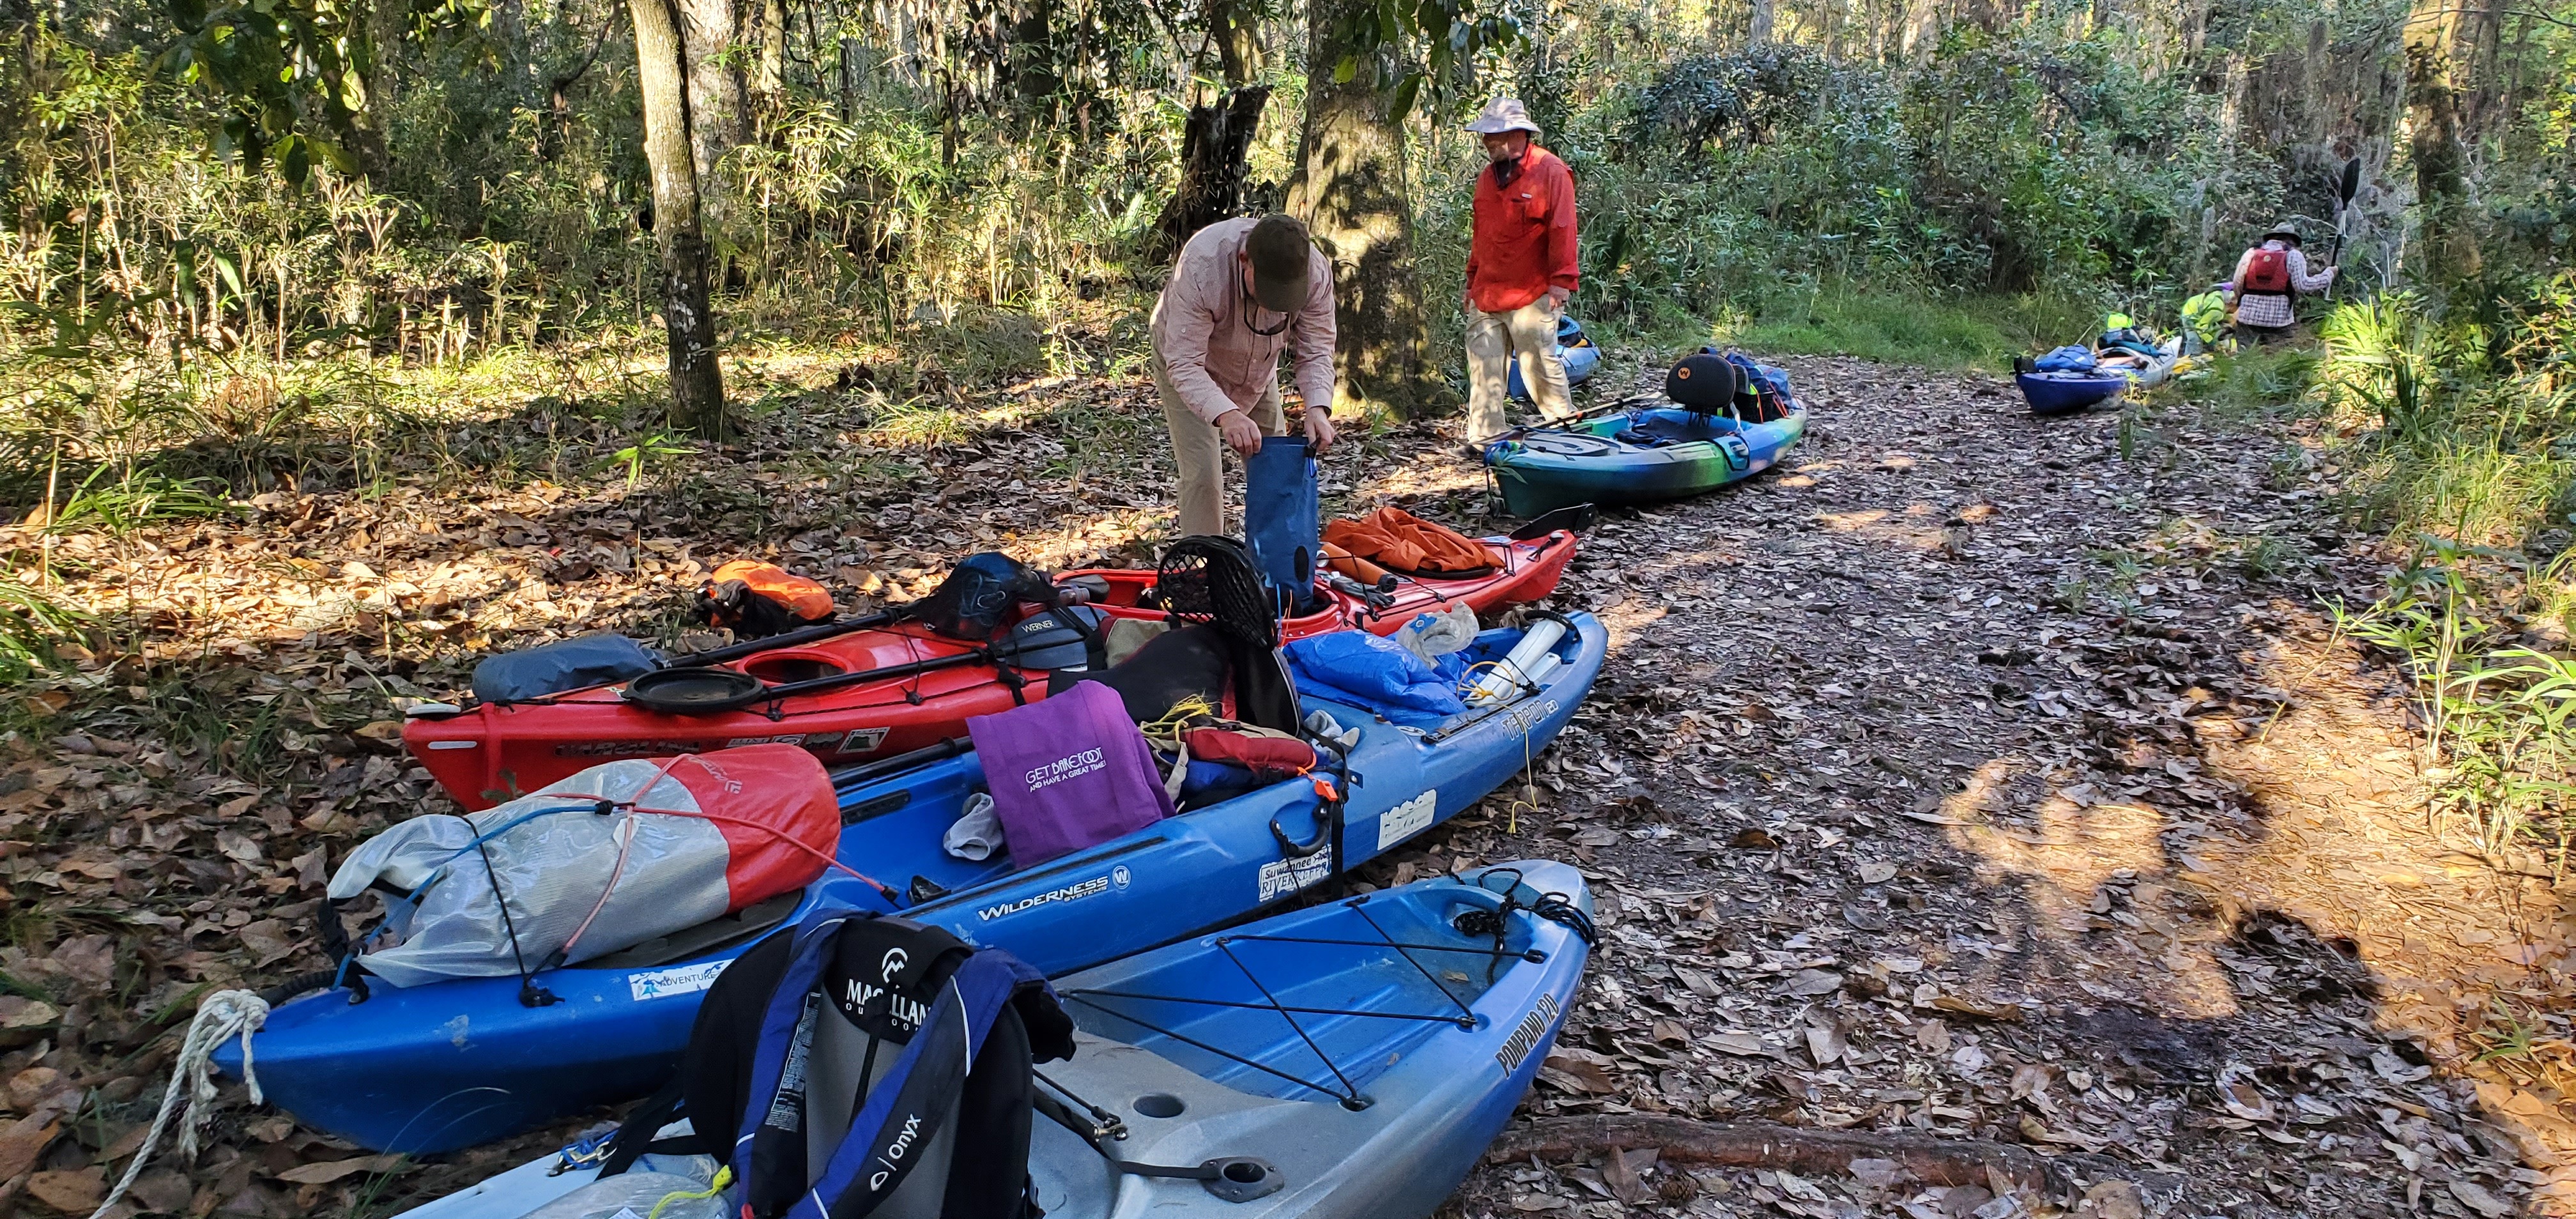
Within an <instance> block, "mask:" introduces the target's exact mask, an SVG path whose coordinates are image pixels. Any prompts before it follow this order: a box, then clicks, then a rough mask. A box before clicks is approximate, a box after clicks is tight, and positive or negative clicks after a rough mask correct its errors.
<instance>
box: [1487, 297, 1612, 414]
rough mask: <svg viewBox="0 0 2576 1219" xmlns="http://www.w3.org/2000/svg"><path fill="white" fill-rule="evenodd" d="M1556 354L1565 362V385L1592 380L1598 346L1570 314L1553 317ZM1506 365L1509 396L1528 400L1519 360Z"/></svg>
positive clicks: (1597, 363)
mask: <svg viewBox="0 0 2576 1219" xmlns="http://www.w3.org/2000/svg"><path fill="white" fill-rule="evenodd" d="M1556 353H1557V355H1558V356H1559V357H1561V358H1563V359H1564V361H1565V383H1566V385H1568V386H1576V385H1581V384H1583V383H1584V382H1585V381H1588V380H1591V379H1592V372H1593V370H1594V369H1597V368H1599V367H1601V349H1600V348H1599V347H1597V346H1594V345H1593V342H1592V338H1591V336H1589V335H1587V334H1585V333H1583V327H1582V326H1581V325H1580V324H1578V323H1577V322H1576V321H1575V320H1574V319H1573V318H1570V317H1561V318H1558V319H1557V320H1556ZM1507 367H1509V368H1510V369H1511V372H1510V374H1509V376H1510V378H1511V383H1510V386H1509V392H1510V393H1511V396H1512V397H1513V398H1514V399H1516V400H1518V401H1522V402H1527V401H1529V400H1530V392H1529V383H1528V382H1527V381H1524V380H1522V379H1521V362H1520V361H1518V360H1512V361H1510V362H1509V363H1508V364H1507Z"/></svg>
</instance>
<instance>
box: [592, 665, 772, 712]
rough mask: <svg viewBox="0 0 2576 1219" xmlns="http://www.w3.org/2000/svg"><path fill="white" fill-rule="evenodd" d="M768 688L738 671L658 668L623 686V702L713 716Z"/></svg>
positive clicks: (659, 709)
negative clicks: (624, 700)
mask: <svg viewBox="0 0 2576 1219" xmlns="http://www.w3.org/2000/svg"><path fill="white" fill-rule="evenodd" d="M768 689H769V685H768V683H766V682H763V681H762V680H760V679H759V678H757V677H754V676H752V675H751V674H749V673H745V672H742V671H741V670H738V669H718V668H712V667H692V668H686V669H657V670H654V671H653V672H651V673H647V674H644V675H643V676H641V677H638V678H636V679H635V680H633V681H630V682H628V683H626V701H627V702H630V703H633V704H635V705H636V706H638V707H642V708H644V709H645V710H647V711H661V712H667V713H669V714H671V715H713V714H716V713H718V712H722V711H731V710H733V709H735V708H737V707H740V706H742V705H743V704H745V703H749V702H751V701H753V700H755V699H757V698H759V697H760V695H761V693H762V692H763V691H766V690H768Z"/></svg>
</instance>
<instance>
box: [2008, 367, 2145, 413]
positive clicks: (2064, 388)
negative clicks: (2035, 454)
mask: <svg viewBox="0 0 2576 1219" xmlns="http://www.w3.org/2000/svg"><path fill="white" fill-rule="evenodd" d="M2013 382H2014V383H2015V384H2017V385H2019V386H2021V396H2022V400H2023V401H2025V402H2028V403H2030V413H2031V414H2034V415H2062V414H2065V413H2067V412H2069V411H2080V410H2083V409H2084V408H2085V407H2088V406H2092V405H2093V404H2095V403H2097V402H2107V401H2110V400H2111V399H2112V398H2115V397H2118V396H2119V394H2120V391H2122V390H2124V389H2127V388H2129V378H2127V377H2125V376H2122V375H2120V374H2119V373H2108V374H2103V373H2091V372H2075V371H2072V370H2067V371H2060V372H2025V373H2015V374H2014V375H2013Z"/></svg>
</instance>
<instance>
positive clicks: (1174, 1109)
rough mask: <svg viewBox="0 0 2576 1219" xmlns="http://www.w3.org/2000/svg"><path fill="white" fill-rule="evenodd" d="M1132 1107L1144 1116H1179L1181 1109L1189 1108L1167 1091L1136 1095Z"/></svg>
mask: <svg viewBox="0 0 2576 1219" xmlns="http://www.w3.org/2000/svg"><path fill="white" fill-rule="evenodd" d="M1133 1107H1134V1108H1135V1110H1136V1112H1138V1113H1141V1114H1143V1115H1145V1116H1146V1117H1179V1116H1180V1115H1181V1111H1182V1110H1184V1109H1187V1108H1189V1106H1187V1105H1184V1104H1182V1103H1181V1098H1180V1097H1177V1096H1174V1095H1172V1094H1171V1093H1169V1092H1148V1093H1146V1094H1144V1095H1143V1096H1139V1097H1137V1098H1136V1103H1135V1105H1134V1106H1133Z"/></svg>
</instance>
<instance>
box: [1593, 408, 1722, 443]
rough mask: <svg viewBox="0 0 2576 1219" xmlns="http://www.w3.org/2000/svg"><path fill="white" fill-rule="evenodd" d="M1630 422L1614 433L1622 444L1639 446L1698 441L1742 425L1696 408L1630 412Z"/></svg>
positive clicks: (1712, 437) (1703, 441) (1720, 434)
mask: <svg viewBox="0 0 2576 1219" xmlns="http://www.w3.org/2000/svg"><path fill="white" fill-rule="evenodd" d="M1632 418H1633V422H1631V423H1630V424H1629V425H1628V426H1627V427H1625V428H1622V429H1620V430H1619V433H1618V435H1617V436H1616V437H1615V439H1617V440H1618V441H1619V442H1620V443H1622V444H1633V445H1637V446H1639V447H1641V448H1649V449H1655V448H1663V447H1665V446H1667V445H1676V444H1701V443H1705V442H1707V441H1711V440H1715V439H1717V438H1718V437H1720V436H1733V435H1737V434H1738V433H1740V432H1741V431H1742V429H1741V428H1740V427H1739V426H1737V424H1736V422H1735V421H1734V420H1732V419H1729V418H1727V417H1726V416H1724V415H1703V414H1699V413H1697V412H1692V413H1689V414H1683V415H1675V414H1671V413H1657V414H1652V415H1637V416H1633V417H1632Z"/></svg>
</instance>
